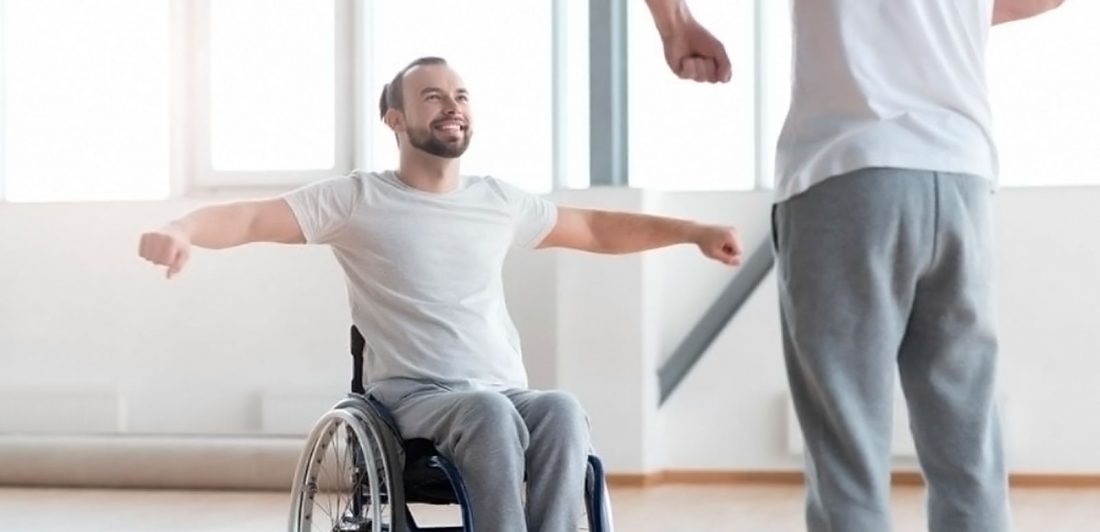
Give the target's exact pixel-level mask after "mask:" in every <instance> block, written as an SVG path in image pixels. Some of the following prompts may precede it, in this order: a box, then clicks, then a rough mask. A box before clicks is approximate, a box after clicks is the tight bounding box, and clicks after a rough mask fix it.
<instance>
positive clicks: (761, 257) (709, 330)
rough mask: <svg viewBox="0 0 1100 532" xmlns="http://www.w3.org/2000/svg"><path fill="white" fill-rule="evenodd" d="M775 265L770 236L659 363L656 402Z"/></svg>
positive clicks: (673, 387)
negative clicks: (667, 355) (666, 357)
mask: <svg viewBox="0 0 1100 532" xmlns="http://www.w3.org/2000/svg"><path fill="white" fill-rule="evenodd" d="M774 265H775V256H774V255H773V254H772V244H771V239H770V237H769V238H767V239H765V240H764V243H763V244H761V245H760V246H759V247H757V248H756V251H754V252H753V253H752V254H751V255H749V258H748V260H746V261H745V263H744V264H742V265H741V271H740V273H738V274H737V276H736V277H734V278H733V280H732V281H730V284H729V285H728V286H726V289H725V290H723V291H722V293H721V294H720V295H719V296H718V299H717V300H715V302H714V303H713V304H711V306H710V308H709V309H707V312H706V314H704V315H703V317H702V318H701V319H700V320H699V323H696V324H695V327H694V328H692V330H691V332H690V333H688V335H687V337H686V338H684V340H683V341H682V342H680V345H679V346H678V347H677V348H676V351H675V352H673V354H672V356H671V357H669V359H668V360H666V361H665V363H664V364H662V365H661V368H660V370H658V372H657V382H658V385H659V386H660V391H661V396H660V404H664V402H665V401H666V400H667V399H668V398H669V396H670V395H672V392H673V391H674V390H676V387H677V386H678V385H679V384H680V382H681V381H683V380H684V378H685V377H686V376H687V374H688V372H690V371H691V368H692V367H694V366H695V364H696V363H697V362H699V359H701V358H702V357H703V354H704V353H706V352H707V349H708V348H709V347H710V345H711V344H712V343H714V339H715V338H717V337H718V334H719V333H721V332H722V329H724V328H725V327H726V325H727V324H729V322H730V320H732V319H733V317H734V316H735V315H736V314H737V311H738V310H740V309H741V306H742V305H744V304H745V301H747V300H748V299H749V296H751V295H752V293H753V292H754V291H755V290H756V288H757V287H758V286H760V283H761V282H762V281H763V280H764V278H765V277H766V276H767V275H768V272H770V271H771V269H772V266H774Z"/></svg>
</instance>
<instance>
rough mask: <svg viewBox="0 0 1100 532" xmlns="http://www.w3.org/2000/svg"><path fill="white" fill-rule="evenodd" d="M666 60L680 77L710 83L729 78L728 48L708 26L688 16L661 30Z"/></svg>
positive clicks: (725, 80) (720, 81)
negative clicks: (708, 29)
mask: <svg viewBox="0 0 1100 532" xmlns="http://www.w3.org/2000/svg"><path fill="white" fill-rule="evenodd" d="M661 42H662V43H663V44H664V47H665V62H667V63H668V66H669V68H671V69H672V72H673V73H675V74H676V75H677V76H679V77H680V79H692V80H695V81H700V82H707V83H725V82H727V81H729V80H730V58H729V56H727V55H726V48H725V47H724V46H722V42H721V41H719V40H718V39H717V38H716V37H715V36H714V35H712V34H711V33H710V32H709V31H707V29H706V28H704V27H703V26H702V25H700V24H699V23H698V22H696V21H695V19H694V18H688V19H687V20H684V21H682V22H681V23H680V24H676V25H674V26H673V27H671V28H668V29H667V30H665V31H662V32H661Z"/></svg>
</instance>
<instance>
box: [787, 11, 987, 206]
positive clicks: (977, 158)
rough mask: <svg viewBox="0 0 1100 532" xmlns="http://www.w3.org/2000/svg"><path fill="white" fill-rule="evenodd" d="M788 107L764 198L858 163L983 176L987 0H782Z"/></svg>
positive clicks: (789, 193)
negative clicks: (788, 50) (787, 34)
mask: <svg viewBox="0 0 1100 532" xmlns="http://www.w3.org/2000/svg"><path fill="white" fill-rule="evenodd" d="M792 10H793V23H794V32H793V34H794V65H793V67H794V68H793V93H792V100H791V109H790V112H789V114H788V116H787V121H786V124H785V125H784V127H783V131H782V133H781V134H780V138H779V145H778V152H777V155H778V156H777V164H776V200H777V201H783V200H786V199H788V198H790V197H792V196H794V195H797V194H799V193H801V192H804V191H806V189H808V188H810V187H811V186H813V185H815V184H817V183H820V182H821V181H823V180H825V179H827V178H829V177H833V176H837V175H841V174H845V173H848V172H852V171H855V170H858V169H861V168H869V167H893V168H906V169H915V170H931V171H941V172H956V173H966V174H973V175H978V176H983V177H987V178H990V179H994V178H995V177H996V174H997V154H996V149H995V147H994V144H993V139H992V135H991V132H990V130H991V124H990V121H991V117H990V110H989V103H988V100H987V97H986V83H985V50H986V42H987V39H988V35H989V28H990V26H991V21H992V17H993V0H792Z"/></svg>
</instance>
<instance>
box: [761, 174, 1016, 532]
mask: <svg viewBox="0 0 1100 532" xmlns="http://www.w3.org/2000/svg"><path fill="white" fill-rule="evenodd" d="M990 196H991V187H990V184H989V182H988V181H987V180H985V179H981V178H978V177H974V176H968V175H959V174H945V173H937V172H927V171H913V170H896V169H866V170H860V171H856V172H853V173H850V174H846V175H842V176H837V177H832V178H830V179H827V180H825V181H823V182H821V183H819V184H817V185H816V186H814V187H812V188H811V189H810V190H808V191H806V192H804V193H802V194H799V195H797V196H794V197H793V198H791V199H789V200H787V201H785V202H782V203H779V204H777V205H776V206H775V209H774V211H773V213H774V219H773V224H774V231H775V232H774V236H775V242H774V243H775V245H776V255H777V264H778V280H779V290H780V308H781V312H782V317H781V318H782V326H783V340H784V351H785V356H786V363H787V372H788V378H789V381H790V382H789V384H790V388H791V393H792V395H793V397H794V401H795V407H796V411H797V412H798V417H799V422H800V424H801V427H802V432H803V435H804V437H805V442H806V449H807V457H806V478H807V491H808V493H807V508H806V512H807V515H806V518H807V523H808V527H809V530H810V531H811V532H888V531H889V530H890V529H891V524H890V510H889V490H890V469H891V459H890V436H891V423H892V419H891V413H892V404H893V390H894V379H895V374H900V380H901V385H902V389H903V390H904V392H905V398H906V401H907V403H908V408H909V417H910V420H911V421H910V428H911V430H912V433H913V438H914V441H915V443H916V448H917V453H918V456H919V459H920V464H921V469H922V471H923V473H924V476H925V479H926V480H927V483H928V513H929V516H928V522H929V529H930V530H931V531H933V532H1006V531H1007V530H1009V528H1010V525H1009V516H1008V514H1009V511H1008V493H1007V481H1006V473H1005V466H1004V458H1003V452H1002V449H1001V436H1000V429H999V425H998V419H997V409H996V405H995V402H994V375H995V372H996V368H995V366H996V359H997V337H996V334H995V330H994V321H995V316H994V311H995V308H994V298H993V287H994V281H993V259H994V252H993V234H992V220H991V206H990Z"/></svg>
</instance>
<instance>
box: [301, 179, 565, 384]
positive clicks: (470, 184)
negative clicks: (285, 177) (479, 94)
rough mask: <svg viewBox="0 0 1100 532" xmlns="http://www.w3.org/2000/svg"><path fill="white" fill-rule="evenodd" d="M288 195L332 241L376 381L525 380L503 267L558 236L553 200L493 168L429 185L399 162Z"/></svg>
mask: <svg viewBox="0 0 1100 532" xmlns="http://www.w3.org/2000/svg"><path fill="white" fill-rule="evenodd" d="M284 199H286V201H287V203H288V204H289V205H290V208H291V210H292V211H294V215H295V217H297V219H298V223H299V225H300V226H301V228H302V233H303V234H304V235H305V237H306V241H307V242H308V243H317V244H329V245H331V246H332V249H333V252H334V253H335V255H336V259H337V260H338V261H339V263H340V265H341V267H343V269H344V272H345V274H346V275H347V284H348V297H349V299H350V301H351V313H352V320H353V321H354V323H355V324H356V326H358V327H359V329H360V331H362V333H363V336H364V338H365V339H366V349H365V352H364V360H363V362H364V363H363V371H364V374H365V377H366V378H365V381H366V382H374V381H379V380H383V379H389V378H407V379H417V380H422V381H431V382H435V383H441V384H455V385H461V386H473V387H478V388H496V389H503V388H526V386H527V374H526V371H525V369H524V366H523V358H522V354H521V350H520V339H519V334H518V333H517V331H516V328H515V325H514V324H513V323H512V319H511V317H510V316H509V314H508V308H507V307H506V305H505V302H504V287H503V281H502V279H501V273H502V270H503V266H504V258H505V255H506V254H507V252H508V250H509V248H510V247H512V246H518V247H525V248H533V247H535V246H537V245H538V244H539V243H541V242H542V240H543V239H544V238H545V237H546V235H547V234H549V232H550V230H551V229H552V228H553V227H554V224H555V223H556V222H557V207H556V206H554V204H553V203H550V202H549V201H547V200H545V199H542V198H540V197H538V196H534V195H531V194H527V193H525V192H523V191H521V190H519V189H517V188H515V187H513V186H511V185H508V184H507V183H504V182H502V181H499V180H496V179H493V178H491V177H462V178H461V179H460V183H459V186H458V187H457V188H456V189H455V190H453V191H451V192H448V193H443V194H436V193H429V192H424V191H421V190H418V189H415V188H412V187H410V186H408V185H406V184H405V183H404V182H402V181H401V180H400V179H399V178H398V177H397V175H396V174H394V173H393V172H382V173H360V172H355V173H353V174H351V175H350V176H347V177H340V178H333V179H328V180H325V181H321V182H318V183H315V184H312V185H309V186H306V187H303V188H300V189H298V190H295V191H293V192H291V193H289V194H286V195H285V196H284Z"/></svg>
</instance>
